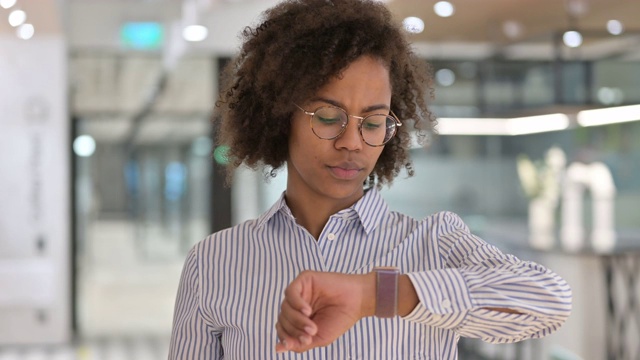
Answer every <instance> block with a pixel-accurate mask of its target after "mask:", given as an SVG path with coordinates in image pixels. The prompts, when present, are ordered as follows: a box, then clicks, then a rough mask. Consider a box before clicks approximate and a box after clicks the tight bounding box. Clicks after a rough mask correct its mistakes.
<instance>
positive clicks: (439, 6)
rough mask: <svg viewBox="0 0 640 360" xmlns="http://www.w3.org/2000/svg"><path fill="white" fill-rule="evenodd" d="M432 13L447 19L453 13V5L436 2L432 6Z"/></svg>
mask: <svg viewBox="0 0 640 360" xmlns="http://www.w3.org/2000/svg"><path fill="white" fill-rule="evenodd" d="M433 11H435V13H436V15H438V16H440V17H449V16H451V15H453V13H454V12H455V8H454V7H453V4H451V3H450V2H448V1H438V2H437V3H436V4H435V5H433Z"/></svg>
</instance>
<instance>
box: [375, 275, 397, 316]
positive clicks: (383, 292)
mask: <svg viewBox="0 0 640 360" xmlns="http://www.w3.org/2000/svg"><path fill="white" fill-rule="evenodd" d="M373 271H374V272H375V273H376V317H380V318H391V317H394V316H396V315H397V314H398V277H399V276H400V270H399V269H398V268H396V267H374V268H373Z"/></svg>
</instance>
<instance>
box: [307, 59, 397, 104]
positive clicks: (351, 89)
mask: <svg viewBox="0 0 640 360" xmlns="http://www.w3.org/2000/svg"><path fill="white" fill-rule="evenodd" d="M316 95H318V96H321V97H328V98H337V100H340V101H341V102H342V101H344V102H355V103H362V102H365V103H366V102H376V103H379V102H384V103H389V102H390V101H391V82H390V78H389V69H388V68H387V66H386V65H385V64H384V63H383V62H382V61H381V60H379V59H376V58H373V57H370V56H362V57H360V58H358V59H356V60H355V61H354V62H352V63H351V64H349V66H347V67H346V68H345V69H344V70H343V71H342V72H341V73H340V74H339V75H338V76H335V77H333V78H332V79H331V80H329V82H327V83H326V84H325V85H324V86H322V87H321V88H320V89H319V90H318V91H317V94H316Z"/></svg>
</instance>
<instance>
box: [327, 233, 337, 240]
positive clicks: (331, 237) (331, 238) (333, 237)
mask: <svg viewBox="0 0 640 360" xmlns="http://www.w3.org/2000/svg"><path fill="white" fill-rule="evenodd" d="M327 239H329V240H335V239H336V234H334V233H330V234H329V235H327Z"/></svg>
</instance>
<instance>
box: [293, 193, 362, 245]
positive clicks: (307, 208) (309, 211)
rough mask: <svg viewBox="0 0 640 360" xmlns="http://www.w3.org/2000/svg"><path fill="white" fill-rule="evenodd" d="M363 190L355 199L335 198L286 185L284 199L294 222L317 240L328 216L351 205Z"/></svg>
mask: <svg viewBox="0 0 640 360" xmlns="http://www.w3.org/2000/svg"><path fill="white" fill-rule="evenodd" d="M363 194H364V191H363V193H362V194H360V196H359V197H358V198H357V199H355V200H354V199H351V198H350V199H346V200H336V199H331V198H327V197H323V196H321V195H320V194H316V193H312V194H309V193H306V192H299V191H296V189H295V188H293V189H292V188H291V187H290V186H287V190H286V193H285V199H286V201H287V205H288V206H289V209H291V213H292V214H293V216H294V217H295V219H296V222H297V223H298V224H299V225H300V226H302V227H304V228H305V229H307V231H309V233H310V234H311V235H312V236H313V237H314V238H315V239H316V240H317V239H318V238H319V237H320V234H321V233H322V229H324V226H325V225H326V224H327V221H329V217H330V216H331V215H333V214H335V213H337V212H338V211H340V210H343V209H346V208H348V207H349V206H351V205H353V204H354V203H355V202H356V201H357V200H358V199H360V198H361V197H362V195H363Z"/></svg>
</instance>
